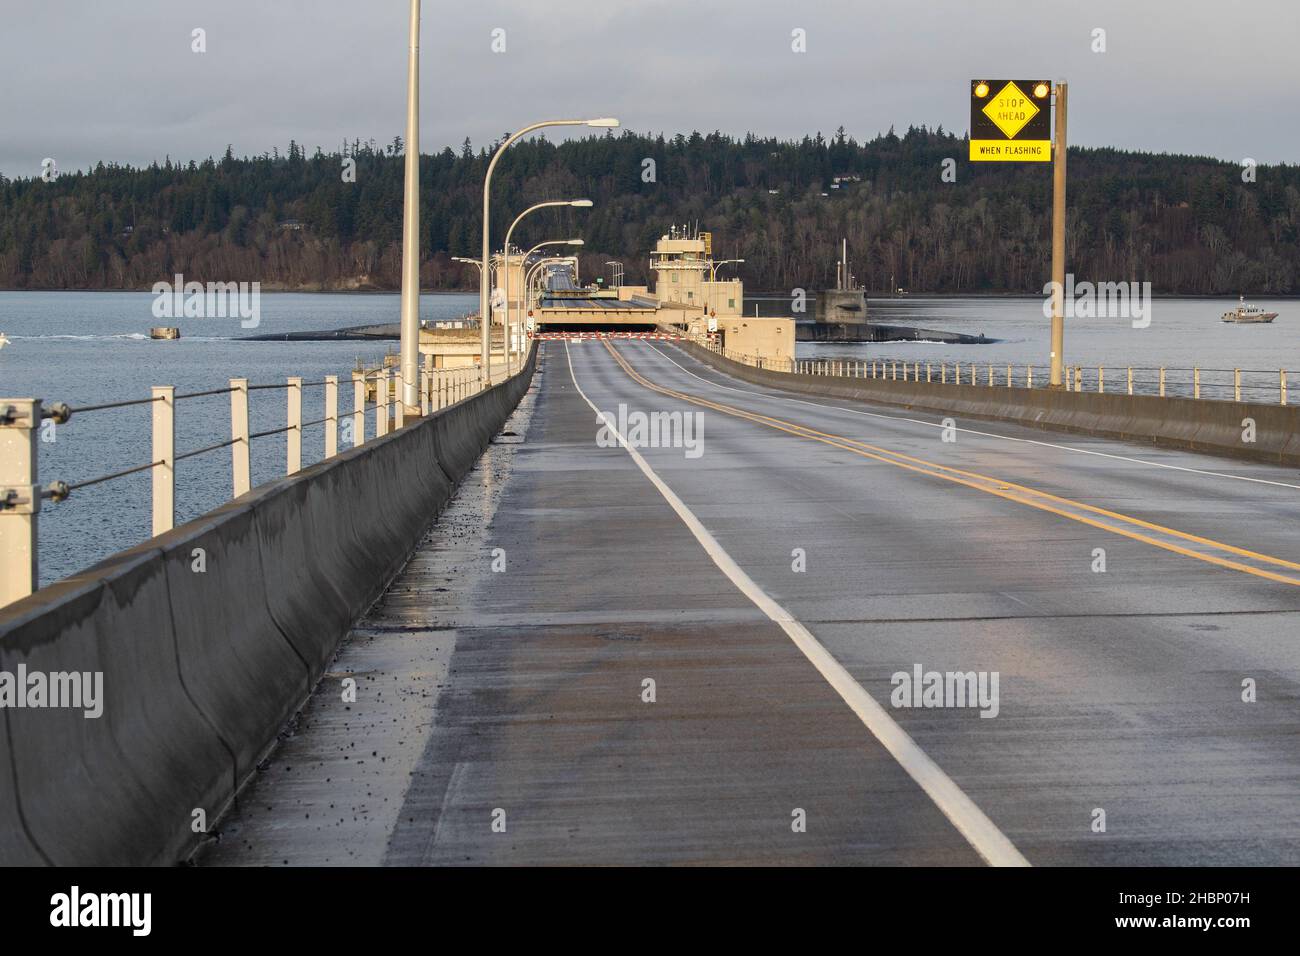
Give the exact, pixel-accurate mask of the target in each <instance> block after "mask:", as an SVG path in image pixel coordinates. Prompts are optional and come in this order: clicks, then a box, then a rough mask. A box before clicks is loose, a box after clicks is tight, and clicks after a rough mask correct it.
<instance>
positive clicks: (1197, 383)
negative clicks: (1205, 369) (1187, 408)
mask: <svg viewBox="0 0 1300 956" xmlns="http://www.w3.org/2000/svg"><path fill="white" fill-rule="evenodd" d="M1200 397H1201V369H1200V367H1199V366H1194V367H1193V368H1192V398H1200Z"/></svg>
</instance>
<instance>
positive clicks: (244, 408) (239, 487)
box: [230, 378, 253, 498]
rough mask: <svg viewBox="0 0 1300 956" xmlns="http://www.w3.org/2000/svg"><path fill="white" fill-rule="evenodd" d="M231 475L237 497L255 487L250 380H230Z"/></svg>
mask: <svg viewBox="0 0 1300 956" xmlns="http://www.w3.org/2000/svg"><path fill="white" fill-rule="evenodd" d="M230 389H231V391H230V438H231V441H232V444H231V446H230V475H231V483H232V484H233V485H234V492H235V495H234V496H235V497H236V498H238V497H239V496H240V495H242V494H245V493H247V491H248V489H249V488H251V487H252V486H253V478H252V470H251V462H252V455H251V451H252V448H251V444H252V443H251V441H250V440H249V437H248V435H249V432H248V379H246V378H232V379H231V380H230Z"/></svg>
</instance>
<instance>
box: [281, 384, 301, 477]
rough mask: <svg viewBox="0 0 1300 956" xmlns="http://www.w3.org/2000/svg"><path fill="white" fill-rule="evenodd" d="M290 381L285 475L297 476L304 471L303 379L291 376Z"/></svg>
mask: <svg viewBox="0 0 1300 956" xmlns="http://www.w3.org/2000/svg"><path fill="white" fill-rule="evenodd" d="M288 381H289V387H288V388H287V389H285V405H286V409H285V416H284V423H285V424H286V425H288V426H289V430H288V431H286V432H285V433H284V452H285V463H284V473H285V474H286V475H296V474H297V473H298V472H300V471H302V378H301V377H299V376H297V375H291V376H289V380H288Z"/></svg>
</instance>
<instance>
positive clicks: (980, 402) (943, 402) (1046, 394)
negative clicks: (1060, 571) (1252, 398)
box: [678, 342, 1300, 465]
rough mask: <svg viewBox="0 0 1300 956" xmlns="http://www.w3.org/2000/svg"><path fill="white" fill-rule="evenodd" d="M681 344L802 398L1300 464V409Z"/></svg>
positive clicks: (744, 375) (716, 364) (742, 374)
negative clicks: (753, 359)
mask: <svg viewBox="0 0 1300 956" xmlns="http://www.w3.org/2000/svg"><path fill="white" fill-rule="evenodd" d="M678 347H679V348H681V349H683V350H684V351H686V352H687V353H689V354H690V355H692V356H694V357H696V358H698V359H700V361H702V362H705V363H706V364H708V365H712V366H713V367H714V368H718V369H720V370H723V371H726V372H728V373H729V374H731V375H734V376H735V377H736V378H739V379H741V380H742V381H746V382H751V383H753V384H757V385H767V386H772V387H775V388H781V389H784V390H786V391H791V392H799V393H801V394H809V395H831V396H838V397H843V398H850V399H855V400H858V401H863V402H871V403H875V404H882V405H894V406H898V407H902V408H908V409H914V410H918V411H927V412H932V413H935V414H940V415H950V416H961V417H966V418H976V419H984V420H989V421H1007V422H1015V423H1016V424H1019V425H1028V426H1030V427H1033V428H1042V429H1046V430H1052V431H1062V432H1075V433H1080V434H1088V435H1097V436H1100V437H1104V438H1119V439H1123V440H1125V441H1134V442H1143V443H1148V444H1155V445H1162V446H1167V447H1172V448H1186V449H1190V450H1193V451H1200V452H1206V453H1208V454H1214V455H1224V456H1228V457H1233V458H1242V459H1248V460H1253V461H1266V462H1273V463H1277V464H1286V465H1300V407H1297V406H1294V405H1261V404H1254V403H1250V402H1220V401H1209V400H1205V399H1200V400H1198V399H1192V398H1161V397H1159V396H1158V395H1128V394H1125V393H1112V392H1102V393H1098V392H1066V391H1054V390H1049V389H1030V388H1020V387H1015V388H1007V387H1006V386H1005V385H1003V386H996V387H993V388H988V387H985V386H979V385H941V384H938V383H927V382H924V381H922V382H913V381H908V382H903V381H901V380H899V381H895V380H893V379H869V378H868V379H858V378H836V377H831V376H822V375H802V374H791V373H787V372H774V371H769V370H766V369H757V368H753V367H752V366H749V365H745V364H742V363H740V362H735V361H732V360H731V359H727V358H723V357H722V356H720V355H717V354H716V353H714V352H711V351H709V350H708V349H705V348H703V347H701V346H698V345H696V344H694V343H690V342H683V343H680V344H679V345H678ZM1246 419H1250V420H1251V421H1253V422H1254V425H1255V440H1254V441H1253V442H1247V441H1244V440H1243V437H1242V434H1243V430H1244V428H1245V426H1244V425H1243V422H1244V420H1246Z"/></svg>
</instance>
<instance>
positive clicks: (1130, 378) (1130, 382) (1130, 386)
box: [1128, 365, 1133, 395]
mask: <svg viewBox="0 0 1300 956" xmlns="http://www.w3.org/2000/svg"><path fill="white" fill-rule="evenodd" d="M1128 393H1129V394H1130V395H1132V394H1133V366H1132V365H1130V366H1129V367H1128Z"/></svg>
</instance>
